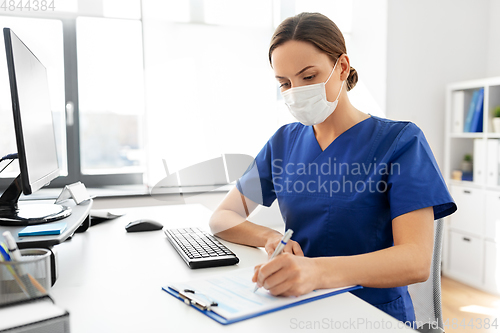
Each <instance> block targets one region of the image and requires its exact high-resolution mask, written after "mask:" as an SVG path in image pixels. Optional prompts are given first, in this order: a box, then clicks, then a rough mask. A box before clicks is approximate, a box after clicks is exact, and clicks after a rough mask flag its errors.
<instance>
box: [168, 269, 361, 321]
mask: <svg viewBox="0 0 500 333" xmlns="http://www.w3.org/2000/svg"><path fill="white" fill-rule="evenodd" d="M244 270H246V269H244ZM242 271H243V270H242ZM248 272H249V273H250V274H253V268H251V269H250V270H248ZM240 274H241V273H240ZM228 275H230V274H226V275H225V277H227V276H228ZM250 276H251V275H250ZM206 281H208V280H205V281H204V282H206ZM179 285H184V286H185V285H188V286H189V285H190V283H189V282H188V283H182V284H179ZM193 285H195V284H193ZM218 288H222V287H221V286H219V287H218ZM361 288H362V287H361V286H349V287H345V288H336V289H326V290H316V291H313V292H311V293H309V294H307V295H303V296H300V297H297V298H296V299H295V298H292V297H289V298H281V299H283V300H286V302H287V303H286V304H279V305H278V306H272V305H271V304H266V306H265V307H263V308H262V310H260V309H256V311H252V312H246V313H242V315H239V316H237V317H233V318H226V317H225V316H223V315H221V314H220V313H217V312H215V311H217V309H218V308H220V307H221V306H224V305H225V304H223V303H220V300H217V299H215V298H213V296H212V295H209V294H208V293H206V292H205V293H204V290H199V289H197V290H199V291H197V290H194V289H195V288H185V289H183V288H179V287H178V286H174V285H169V286H164V287H162V289H163V290H164V291H165V292H167V293H169V294H170V295H172V296H174V297H175V298H177V299H179V300H180V301H182V302H184V303H185V304H187V305H189V306H191V307H193V308H195V309H196V310H198V311H199V312H201V313H203V314H204V315H206V316H207V317H210V318H212V319H213V320H215V321H217V322H218V323H220V324H222V325H229V324H232V323H236V322H239V321H243V320H246V319H250V318H254V317H258V316H261V315H264V314H267V313H271V312H275V311H279V310H283V309H287V308H291V307H294V306H297V305H300V304H305V303H309V302H312V301H315V300H319V299H322V298H326V297H330V296H334V295H338V294H341V293H345V292H348V291H352V290H356V289H361ZM250 289H253V284H250ZM227 290H229V289H227ZM261 292H262V291H261ZM265 293H266V294H267V295H268V296H266V297H267V298H269V299H270V298H271V297H272V298H275V299H279V297H274V296H270V294H269V293H268V292H267V291H266V292H265ZM315 293H318V294H317V295H315ZM214 303H215V305H214Z"/></svg>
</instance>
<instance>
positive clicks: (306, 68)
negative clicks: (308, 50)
mask: <svg viewBox="0 0 500 333" xmlns="http://www.w3.org/2000/svg"><path fill="white" fill-rule="evenodd" d="M312 67H314V66H307V67H304V68H302V69H301V70H300V71H299V72H298V73H297V74H295V76H298V75H300V74H302V73H304V72H305V71H306V70H308V69H309V68H312ZM275 77H276V78H277V79H286V78H285V77H283V76H278V75H276V76H275Z"/></svg>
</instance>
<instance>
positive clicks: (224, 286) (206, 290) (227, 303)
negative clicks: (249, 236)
mask: <svg viewBox="0 0 500 333" xmlns="http://www.w3.org/2000/svg"><path fill="white" fill-rule="evenodd" d="M252 275H253V268H252V267H250V268H248V269H238V270H236V271H235V272H234V273H229V274H225V275H220V276H215V277H211V278H208V279H200V280H194V281H190V282H185V283H183V282H181V283H174V284H171V285H169V286H166V287H163V289H164V290H165V291H167V292H169V293H170V294H173V293H172V292H170V291H169V290H167V289H168V288H170V289H171V290H174V291H176V292H179V291H184V290H193V291H195V294H198V295H200V296H202V297H205V298H208V299H210V300H213V301H215V302H217V304H218V305H217V306H213V307H211V308H210V310H209V311H205V312H214V313H216V314H217V315H218V316H220V317H222V318H223V319H225V322H222V323H224V324H228V323H232V322H236V321H240V320H243V319H248V318H252V317H255V316H258V315H261V314H264V313H268V312H272V311H276V310H280V309H283V308H287V307H291V306H294V305H298V304H302V303H306V302H309V301H312V300H315V299H319V298H323V297H327V296H331V295H334V294H338V293H342V292H345V291H349V290H354V289H358V288H361V286H349V287H344V288H335V289H319V290H314V291H312V292H310V293H308V294H306V295H302V296H299V297H294V296H291V297H276V296H273V295H271V294H270V293H269V292H268V291H267V290H265V289H264V288H260V289H259V290H258V291H257V292H255V293H254V292H253V289H254V286H255V284H254V283H253V282H252V281H251V279H252ZM174 296H175V295H174ZM207 315H209V314H207ZM209 316H210V315H209ZM210 317H212V318H213V319H215V320H217V321H219V322H221V321H220V320H218V319H216V318H214V317H213V316H210Z"/></svg>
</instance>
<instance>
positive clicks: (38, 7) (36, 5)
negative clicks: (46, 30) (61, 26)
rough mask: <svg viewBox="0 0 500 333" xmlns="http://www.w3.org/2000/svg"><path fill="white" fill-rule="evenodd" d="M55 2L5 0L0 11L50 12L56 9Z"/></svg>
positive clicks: (0, 6)
mask: <svg viewBox="0 0 500 333" xmlns="http://www.w3.org/2000/svg"><path fill="white" fill-rule="evenodd" d="M54 1H55V0H49V1H47V0H4V1H3V2H2V5H0V9H1V10H3V11H4V12H6V11H10V12H13V11H26V12H30V11H33V12H36V11H43V12H45V11H48V10H52V11H54V9H55V8H56V7H55V5H54Z"/></svg>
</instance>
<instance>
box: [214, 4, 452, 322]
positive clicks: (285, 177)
mask: <svg viewBox="0 0 500 333" xmlns="http://www.w3.org/2000/svg"><path fill="white" fill-rule="evenodd" d="M269 60H270V63H271V66H272V68H273V70H274V72H275V76H276V79H277V80H278V82H279V84H280V88H281V93H282V95H283V99H284V101H285V103H286V104H287V106H288V108H289V110H290V112H291V113H292V114H293V115H294V116H295V117H296V118H297V120H298V122H295V123H291V124H287V125H285V126H283V127H281V128H280V129H278V130H277V131H276V133H275V134H274V135H273V136H272V137H271V138H270V139H269V141H268V142H267V143H266V145H265V146H264V147H263V148H262V150H261V151H260V152H259V153H258V155H257V157H256V158H255V160H254V163H252V165H251V166H250V167H249V168H248V170H247V172H246V173H245V174H244V175H243V176H242V177H241V178H240V179H239V181H238V182H237V186H236V188H234V189H232V190H231V191H230V192H229V193H228V195H227V196H226V197H225V198H224V200H223V201H222V203H221V204H220V205H219V207H218V208H217V209H216V211H215V212H214V214H213V215H212V218H211V221H210V225H211V228H212V231H213V232H214V233H215V234H217V235H218V236H220V237H221V238H223V239H226V240H228V241H231V242H236V243H240V244H246V245H251V246H260V247H265V249H266V251H267V252H268V253H269V254H272V252H273V251H274V249H275V248H276V246H277V244H278V243H279V241H280V239H281V237H282V235H281V234H280V233H278V232H276V231H275V230H273V229H270V228H267V227H264V226H260V225H257V224H254V223H252V222H250V221H248V220H247V217H248V215H249V214H250V213H251V212H252V211H253V210H254V209H255V208H256V207H257V206H258V205H259V204H262V205H264V206H268V207H269V206H270V205H271V204H272V203H273V202H274V200H275V199H277V200H278V204H279V208H280V210H281V213H282V216H283V219H284V221H285V224H286V229H292V230H293V231H294V234H293V237H292V241H290V242H289V244H288V245H287V247H286V249H285V251H284V253H283V254H282V255H280V256H277V257H276V258H274V259H273V260H271V261H269V262H267V263H265V264H263V265H259V266H257V267H256V269H255V275H254V277H253V281H254V282H256V283H257V284H258V285H259V286H262V287H264V288H265V289H267V290H269V291H270V292H271V293H272V294H273V295H284V296H287V295H301V294H305V293H308V292H310V291H312V290H314V289H320V288H335V287H342V286H347V285H362V286H363V287H364V288H363V289H360V290H356V291H353V292H352V293H353V294H355V295H357V296H359V297H360V298H362V299H364V300H365V301H367V302H369V303H370V304H373V305H374V306H376V307H377V308H379V309H381V310H383V311H385V312H386V313H388V314H390V315H391V316H393V317H395V318H396V319H399V320H401V321H403V322H409V323H411V322H413V321H414V320H415V314H414V309H413V304H412V301H411V298H410V295H409V293H408V290H407V285H409V284H413V283H417V282H422V281H426V280H427V279H428V277H429V273H430V265H431V259H432V251H433V230H434V229H433V228H434V220H436V219H439V218H442V217H444V216H447V215H449V214H451V213H453V212H454V211H455V210H456V205H455V203H454V202H453V199H452V198H451V196H450V194H449V192H448V190H447V187H446V185H445V182H444V180H443V177H442V175H441V172H440V171H439V167H438V165H437V163H436V161H435V159H434V156H433V154H432V151H431V149H430V147H429V145H428V143H427V141H426V139H425V136H424V134H423V133H422V131H421V130H420V129H419V128H418V127H417V126H416V125H415V124H413V123H411V122H405V121H393V120H388V119H384V118H379V117H375V116H372V115H369V114H366V113H363V112H361V111H359V110H357V109H356V108H355V107H354V106H353V105H352V104H351V103H350V101H349V98H348V95H347V91H349V90H351V89H352V88H354V86H355V85H356V82H357V72H356V70H354V68H352V67H351V66H350V60H349V57H348V56H347V54H346V48H345V43H344V38H343V36H342V34H341V32H340V30H339V29H338V27H337V26H336V25H335V24H334V23H333V22H332V21H331V20H330V19H328V18H327V17H326V16H324V15H321V14H318V13H302V14H299V15H297V16H295V17H290V18H288V19H286V20H285V21H283V22H282V23H281V25H280V26H279V27H278V28H277V30H276V32H275V33H274V35H273V37H272V40H271V46H270V49H269Z"/></svg>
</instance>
